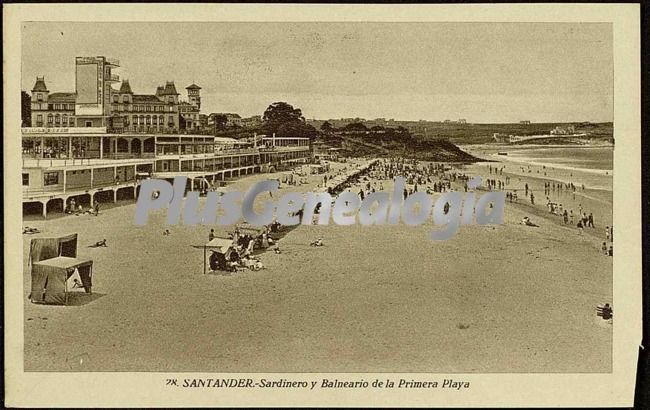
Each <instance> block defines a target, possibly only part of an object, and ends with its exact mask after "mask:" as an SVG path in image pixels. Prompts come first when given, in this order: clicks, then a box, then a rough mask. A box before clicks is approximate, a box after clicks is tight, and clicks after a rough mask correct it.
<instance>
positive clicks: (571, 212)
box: [569, 209, 575, 225]
mask: <svg viewBox="0 0 650 410" xmlns="http://www.w3.org/2000/svg"><path fill="white" fill-rule="evenodd" d="M573 222H575V219H574V218H573V209H572V210H571V211H569V223H570V224H571V225H573Z"/></svg>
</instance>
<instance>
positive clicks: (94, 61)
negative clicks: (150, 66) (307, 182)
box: [22, 57, 312, 217]
mask: <svg viewBox="0 0 650 410" xmlns="http://www.w3.org/2000/svg"><path fill="white" fill-rule="evenodd" d="M87 66H92V67H91V68H88V67H87ZM118 66H119V64H118V62H117V61H115V60H111V59H107V58H105V57H81V58H77V70H76V91H75V92H74V93H52V94H50V93H49V90H48V89H47V86H46V84H45V80H44V78H43V77H39V78H37V81H36V84H35V85H34V87H33V90H32V121H33V122H32V124H33V125H35V127H29V128H23V129H22V150H23V160H22V161H23V166H22V168H23V171H22V185H23V210H24V212H25V213H28V212H34V211H35V210H38V212H42V215H43V216H44V217H46V216H47V214H48V212H50V211H58V212H62V211H63V210H64V209H65V208H66V206H67V205H68V203H69V201H70V200H71V199H75V203H76V204H81V205H83V206H86V207H87V206H92V205H93V204H94V202H95V201H102V202H107V201H110V202H116V201H117V200H118V199H120V198H134V199H135V198H137V195H138V193H139V185H140V181H141V180H142V179H144V178H149V177H153V178H161V179H167V180H172V179H173V178H174V177H175V176H178V175H183V176H187V177H188V186H187V189H188V190H196V189H200V188H206V187H207V186H209V185H213V186H218V183H219V181H224V180H226V179H229V178H237V177H239V176H241V175H246V174H250V173H254V172H266V171H272V170H275V169H281V168H283V167H287V166H292V165H294V164H297V163H306V162H310V161H311V158H312V155H311V147H310V140H309V139H308V138H302V137H295V138H276V137H275V136H273V137H264V136H260V137H259V138H254V139H253V141H252V142H250V141H240V140H236V139H232V138H222V137H215V136H214V135H202V134H189V133H185V132H187V131H188V130H186V131H184V132H181V130H179V116H180V115H182V114H181V113H180V111H179V107H180V106H181V103H179V100H178V97H179V94H178V92H177V91H176V88H175V85H174V83H173V82H167V83H166V84H165V86H161V87H158V89H157V91H156V94H153V95H141V94H134V93H133V91H132V90H131V87H130V84H129V82H128V81H126V80H125V81H122V84H121V86H120V88H119V89H117V90H115V89H113V88H112V87H111V86H110V84H111V83H113V82H115V81H116V80H117V79H118V77H117V76H116V75H114V74H113V73H112V69H113V68H115V67H118ZM80 67H82V68H81V69H80ZM193 86H194V85H193ZM193 86H190V87H192V89H191V91H192V94H191V95H188V97H189V101H188V104H190V105H192V106H193V107H195V108H199V109H200V94H199V90H200V88H199V87H198V86H196V88H195V87H193ZM190 87H188V94H189V91H190ZM197 88H198V89H197ZM55 101H58V102H55ZM62 101H65V102H62ZM35 106H37V108H36V109H34V107H35ZM50 116H51V117H52V121H51V122H50V120H49V118H50ZM56 118H59V119H58V120H57V119H56ZM64 118H65V121H66V122H65V123H67V124H68V125H67V126H65V125H64V124H65V123H64ZM198 118H199V117H198V116H197V119H198ZM39 119H41V121H40V122H39ZM186 121H187V120H186ZM50 124H51V125H50Z"/></svg>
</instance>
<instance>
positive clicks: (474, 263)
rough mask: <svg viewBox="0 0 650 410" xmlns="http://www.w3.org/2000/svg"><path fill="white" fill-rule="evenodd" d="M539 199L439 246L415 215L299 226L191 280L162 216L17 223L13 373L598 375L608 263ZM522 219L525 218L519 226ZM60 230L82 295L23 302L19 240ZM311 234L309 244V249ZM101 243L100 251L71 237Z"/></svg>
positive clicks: (110, 214) (194, 231) (201, 238)
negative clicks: (409, 219)
mask: <svg viewBox="0 0 650 410" xmlns="http://www.w3.org/2000/svg"><path fill="white" fill-rule="evenodd" d="M472 167H473V168H471V167H470V168H468V171H469V170H473V172H475V173H476V174H478V173H481V172H484V170H485V171H487V169H486V168H485V167H484V166H483V165H473V166H472ZM276 175H279V174H276ZM274 177H276V176H274V175H270V174H257V175H251V176H247V177H244V178H242V179H240V180H237V181H233V182H232V183H231V184H230V185H229V186H228V190H241V191H244V190H246V189H247V188H248V187H249V186H250V185H251V184H252V183H254V182H256V181H259V180H263V179H268V178H274ZM309 179H310V181H311V183H310V184H309V185H303V186H298V187H293V186H292V187H290V188H288V187H286V186H283V188H282V190H283V191H285V192H286V191H294V190H303V191H305V190H311V189H313V188H314V186H315V184H317V183H318V182H320V181H321V179H322V176H311V177H310V178H309ZM391 188H392V183H391V182H390V181H384V190H386V191H389V192H390V190H391ZM353 191H354V189H353ZM522 197H523V195H521V196H520V198H522ZM539 200H540V203H541V205H540V206H541V208H539V209H537V208H530V209H529V207H527V206H526V205H523V204H509V203H507V204H506V209H505V217H504V224H503V225H499V226H461V227H460V230H459V232H458V233H457V234H456V236H454V237H453V238H452V239H450V240H447V241H432V240H430V239H429V235H430V232H431V231H432V230H434V229H436V227H435V226H434V225H433V223H432V222H430V221H429V222H427V223H425V224H424V225H421V226H416V227H411V226H407V225H403V224H400V225H395V226H374V227H367V226H361V225H352V226H337V225H333V224H332V223H331V224H330V225H328V226H299V227H297V228H296V229H294V230H292V231H291V232H290V233H289V234H287V235H286V236H285V237H284V238H283V239H282V240H281V241H280V248H281V249H282V253H281V254H274V253H273V252H266V253H263V254H261V255H260V256H259V257H260V259H261V261H262V262H263V263H264V264H265V265H266V269H265V270H262V271H257V272H253V271H244V272H237V273H232V274H224V275H213V274H208V275H202V269H203V268H202V263H203V255H202V251H201V250H199V249H194V248H192V247H191V246H190V245H192V244H197V245H200V244H203V243H205V242H206V241H207V235H208V232H209V229H210V227H209V226H199V227H190V226H183V225H178V226H173V227H170V228H169V229H170V231H171V235H169V236H163V235H162V231H163V230H164V229H166V226H165V225H164V224H163V222H164V217H165V212H163V211H160V212H156V213H155V214H152V216H151V217H150V221H149V223H148V224H147V225H146V226H143V227H136V226H134V225H133V216H134V211H135V204H133V203H131V204H129V205H125V206H121V207H113V208H107V209H105V210H103V212H102V214H100V215H99V216H98V217H94V216H90V215H86V216H78V217H76V216H66V217H62V218H56V219H51V220H46V221H42V220H41V221H29V223H28V224H29V226H35V227H38V228H40V229H41V230H42V232H43V233H42V234H40V235H33V236H29V235H24V239H23V242H24V265H25V270H24V273H23V278H24V296H25V299H24V300H25V354H24V358H25V370H26V371H147V372H151V371H161V372H162V371H174V372H181V371H202V372H432V373H435V372H446V373H449V372H609V371H611V361H612V355H611V347H612V334H611V327H607V326H601V325H599V324H598V323H597V320H596V317H595V310H596V305H597V304H599V303H604V302H609V303H611V302H612V300H611V298H612V258H610V257H607V256H605V255H603V254H602V253H600V252H599V249H600V248H599V244H600V242H602V238H601V233H600V232H596V231H594V232H590V233H587V234H585V235H578V233H577V231H576V229H575V228H574V227H567V226H563V225H562V224H561V223H559V222H558V221H557V217H554V216H549V215H545V212H544V204H543V201H544V198H543V196H542V195H540V196H539ZM522 201H523V199H520V202H522ZM603 207H606V206H605V205H603ZM533 211H534V212H536V213H532V212H533ZM610 212H611V210H610ZM525 215H529V216H531V215H533V216H532V217H533V220H534V221H535V222H536V223H538V224H539V225H540V226H539V227H538V228H532V227H527V226H523V225H521V224H520V223H519V221H520V220H521V219H522V217H523V216H525ZM536 215H538V216H536ZM26 224H27V223H26ZM74 232H78V233H79V256H81V257H91V258H93V260H94V263H95V275H94V287H93V291H94V293H95V295H94V296H95V297H94V300H92V301H91V302H89V303H87V304H84V305H82V306H68V307H59V306H42V305H36V304H32V303H30V302H29V301H28V299H27V295H28V294H29V286H30V277H29V271H28V269H27V256H28V249H29V240H30V239H31V238H32V237H38V236H50V235H57V234H67V233H74ZM318 237H321V238H322V239H323V242H324V246H323V247H310V246H309V243H310V242H311V241H313V240H314V239H316V238H318ZM103 238H106V239H107V242H108V247H107V248H97V249H93V248H88V247H87V245H89V244H91V243H94V242H95V241H97V240H100V239H103Z"/></svg>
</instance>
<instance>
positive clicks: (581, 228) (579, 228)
mask: <svg viewBox="0 0 650 410" xmlns="http://www.w3.org/2000/svg"><path fill="white" fill-rule="evenodd" d="M577 227H578V233H579V234H580V235H582V231H583V228H584V225H583V224H582V219H580V220H579V221H578V225H577Z"/></svg>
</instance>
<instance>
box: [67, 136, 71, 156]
mask: <svg viewBox="0 0 650 410" xmlns="http://www.w3.org/2000/svg"><path fill="white" fill-rule="evenodd" d="M68 158H72V136H71V135H70V136H68Z"/></svg>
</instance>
